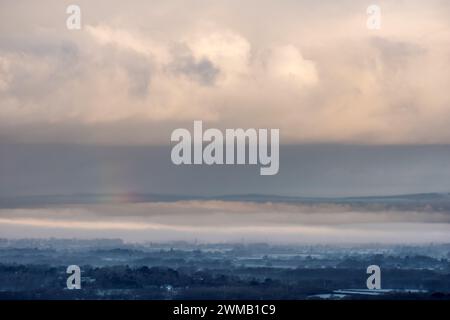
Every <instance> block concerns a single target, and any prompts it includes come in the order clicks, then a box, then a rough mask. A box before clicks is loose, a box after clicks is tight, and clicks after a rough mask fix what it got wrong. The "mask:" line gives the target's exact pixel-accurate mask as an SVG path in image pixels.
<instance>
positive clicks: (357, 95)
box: [0, 0, 450, 145]
mask: <svg viewBox="0 0 450 320" xmlns="http://www.w3.org/2000/svg"><path fill="white" fill-rule="evenodd" d="M71 3H72V1H57V0H42V1H20V0H19V1H6V0H2V1H0V105H1V107H0V137H1V140H2V141H8V142H30V143H35V142H41V143H42V142H58V143H73V142H76V143H81V144H86V143H89V144H119V145H120V144H126V145H130V144H168V142H169V138H170V132H171V131H172V130H173V129H174V128H178V127H187V126H189V127H191V126H192V121H193V120H196V119H198V120H203V121H204V122H205V125H206V126H208V127H219V128H236V127H244V128H248V127H254V128H259V127H261V128H280V130H281V143H305V142H308V143H311V142H328V143H342V142H345V143H348V142H354V143H362V144H373V143H381V144H386V143H387V144H392V143H409V144H430V143H449V142H450V126H449V125H448V119H449V118H450V95H449V94H448V87H449V84H450V63H449V61H450V29H449V25H450V3H449V2H448V1H445V0H431V1H421V0H420V1H419V0H409V1H377V4H379V6H380V8H381V18H382V25H381V29H380V30H369V29H368V28H367V27H366V20H367V14H366V9H367V7H368V5H369V4H371V3H372V1H350V0H343V1H312V0H303V1H299V0H295V1H288V0H285V1H266V0H257V1H256V0H249V1H234V0H226V1H225V0H223V1H198V0H192V1H181V0H169V1H126V2H124V1H110V0H108V1H106V0H105V1H83V0H80V1H76V3H77V4H79V5H80V7H81V13H82V29H81V30H79V31H70V30H67V28H66V18H67V17H68V15H67V14H66V12H65V11H66V7H67V5H68V4H71Z"/></svg>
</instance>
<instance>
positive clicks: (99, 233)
mask: <svg viewBox="0 0 450 320" xmlns="http://www.w3.org/2000/svg"><path fill="white" fill-rule="evenodd" d="M0 234H1V235H2V237H8V238H27V237H37V238H46V237H74V238H86V239H89V238H99V237H105V238H121V239H123V240H125V241H174V240H185V241H203V242H228V241H248V242H257V241H263V242H269V243H373V242H377V243H430V242H450V215H449V214H448V213H447V212H445V211H435V210H424V209H423V208H421V209H420V210H417V211H414V210H393V209H386V208H384V207H382V206H381V207H373V206H366V207H364V206H362V205H358V206H353V205H349V204H320V203H316V204H301V203H271V202H267V203H258V202H248V201H197V200H196V201H176V202H150V203H122V204H117V203H116V204H85V205H70V206H69V205H63V206H52V207H48V208H13V209H1V210H0Z"/></svg>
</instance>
